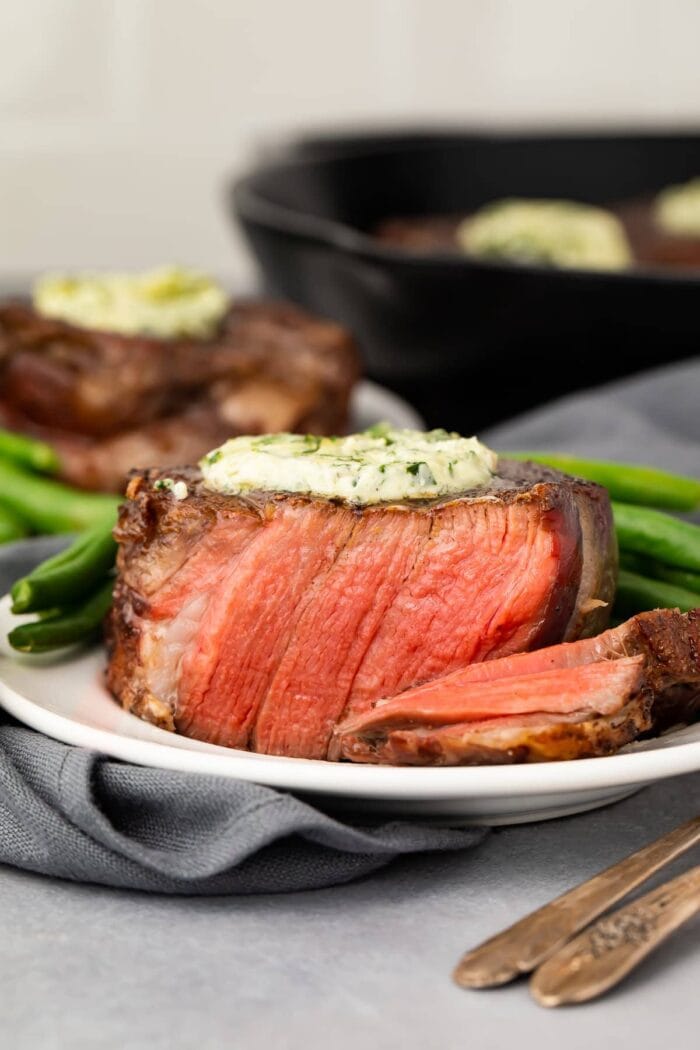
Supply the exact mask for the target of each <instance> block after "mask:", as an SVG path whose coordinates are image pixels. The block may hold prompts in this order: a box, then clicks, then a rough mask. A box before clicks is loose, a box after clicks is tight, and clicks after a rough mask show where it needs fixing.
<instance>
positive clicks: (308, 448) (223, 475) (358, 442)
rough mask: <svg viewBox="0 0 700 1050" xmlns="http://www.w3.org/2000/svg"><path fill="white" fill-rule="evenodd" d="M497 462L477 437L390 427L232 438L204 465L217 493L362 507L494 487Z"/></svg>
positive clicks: (492, 453)
mask: <svg viewBox="0 0 700 1050" xmlns="http://www.w3.org/2000/svg"><path fill="white" fill-rule="evenodd" d="M497 466H498V457H497V455H496V453H495V452H492V451H491V449H489V448H487V447H486V446H485V445H482V444H481V442H480V441H478V440H477V439H476V438H474V437H470V438H464V437H460V436H459V434H452V433H448V432H447V431H446V430H430V431H427V432H422V431H418V430H394V429H392V428H391V427H390V426H388V425H386V424H378V425H377V426H375V427H371V428H370V429H369V430H365V431H363V432H362V433H359V434H350V435H348V436H347V437H313V436H311V435H299V434H267V435H264V436H262V437H236V438H231V440H230V441H227V442H226V443H225V444H223V445H221V447H220V448H217V449H214V451H213V452H210V453H209V454H208V455H207V456H205V457H204V459H202V461H201V463H200V467H201V470H202V474H203V476H204V481H205V484H206V485H207V487H208V488H210V489H214V490H216V491H217V492H223V493H228V494H230V495H241V494H245V493H246V492H250V491H253V490H262V491H267V492H300V493H306V494H308V495H314V496H321V497H324V498H326V499H342V500H347V501H348V502H350V503H358V504H363V505H366V504H372V503H383V502H397V501H404V500H424V499H434V498H436V497H441V496H451V495H457V494H458V493H460V492H466V491H468V490H470V489H476V488H480V487H482V486H484V485H487V484H488V483H489V481H490V480H491V478H492V477H493V474H494V473H495V471H496V468H497Z"/></svg>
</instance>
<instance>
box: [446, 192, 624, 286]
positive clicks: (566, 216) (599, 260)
mask: <svg viewBox="0 0 700 1050" xmlns="http://www.w3.org/2000/svg"><path fill="white" fill-rule="evenodd" d="M457 239H458V240H459V242H460V244H461V245H462V247H463V248H464V250H465V251H466V252H468V253H469V254H470V255H476V256H481V257H483V258H491V259H510V260H513V261H515V262H523V263H541V264H543V265H545V266H561V267H580V268H582V269H589V270H621V269H624V268H625V267H626V266H629V264H630V262H631V258H632V256H631V252H630V248H629V244H628V243H627V237H626V235H625V231H624V229H623V227H622V224H621V223H620V222H619V220H618V219H617V218H616V217H615V216H614V215H612V214H611V213H610V212H608V211H605V210H604V209H603V208H595V207H593V206H592V205H590V204H579V203H578V202H577V201H563V200H561V201H560V200H521V199H519V198H513V199H512V200H502V201H494V202H493V203H492V204H487V205H486V206H485V207H483V208H481V210H480V211H478V212H477V213H476V214H475V215H473V216H471V218H469V219H465V221H464V222H463V223H461V225H460V226H459V227H458V229H457Z"/></svg>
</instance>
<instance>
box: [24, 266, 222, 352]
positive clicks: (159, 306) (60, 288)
mask: <svg viewBox="0 0 700 1050" xmlns="http://www.w3.org/2000/svg"><path fill="white" fill-rule="evenodd" d="M33 302H34V309H35V310H36V311H37V313H40V314H42V316H43V317H52V318H55V319H56V320H59V321H67V322H68V323H69V324H74V325H78V327H80V328H93V329H97V330H99V331H104V332H118V333H119V334H120V335H144V336H155V337H156V338H159V339H176V338H181V337H191V338H196V339H206V338H209V337H210V336H213V335H214V334H215V333H216V330H217V329H218V327H219V325H220V323H221V321H222V319H223V317H224V314H225V313H226V311H227V309H228V305H229V299H228V296H227V295H226V292H225V291H224V289H223V288H221V287H220V286H219V285H218V284H217V283H216V282H215V281H213V280H212V279H211V278H210V277H207V276H206V274H202V273H197V272H196V271H195V270H185V269H183V268H182V267H179V266H162V267H160V268H159V269H157V270H151V271H149V272H148V273H82V274H72V275H71V274H48V275H47V276H45V277H42V278H40V280H38V281H37V283H36V285H35V286H34V296H33Z"/></svg>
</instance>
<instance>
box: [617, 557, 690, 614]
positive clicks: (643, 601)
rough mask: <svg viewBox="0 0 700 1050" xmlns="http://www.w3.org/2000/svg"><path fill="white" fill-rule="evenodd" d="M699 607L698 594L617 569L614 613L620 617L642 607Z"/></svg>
mask: <svg viewBox="0 0 700 1050" xmlns="http://www.w3.org/2000/svg"><path fill="white" fill-rule="evenodd" d="M698 608H700V594H696V593H694V592H693V591H688V590H686V589H685V588H684V587H676V586H674V585H673V584H671V583H662V582H659V581H658V580H650V579H648V578H647V577H646V576H640V575H639V574H638V573H636V572H630V571H629V569H620V575H619V577H618V581H617V594H616V597H615V614H616V615H617V616H619V617H620V618H621V619H626V618H627V617H628V616H634V615H635V613H638V612H644V610H645V609H680V610H681V612H688V611H689V610H690V609H698Z"/></svg>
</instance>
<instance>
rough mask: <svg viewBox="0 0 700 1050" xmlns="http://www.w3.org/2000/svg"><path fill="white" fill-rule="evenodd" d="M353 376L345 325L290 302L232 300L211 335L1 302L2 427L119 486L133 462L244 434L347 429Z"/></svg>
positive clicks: (188, 457)
mask: <svg viewBox="0 0 700 1050" xmlns="http://www.w3.org/2000/svg"><path fill="white" fill-rule="evenodd" d="M357 376H358V355H357V350H356V347H355V344H354V342H353V340H352V338H351V337H350V335H349V334H348V333H347V332H346V331H345V330H344V329H342V328H341V327H339V326H338V325H336V324H333V323H331V322H329V321H325V320H321V319H319V318H315V317H312V316H311V315H310V314H308V313H305V312H304V311H302V310H300V309H297V307H294V306H290V305H286V304H283V303H237V304H234V305H232V306H231V308H230V310H229V312H228V314H227V316H226V318H225V319H224V321H223V322H222V325H221V329H220V331H219V333H218V334H217V336H216V337H215V338H213V339H210V340H196V339H169V340H163V339H147V338H141V337H137V336H122V335H116V334H114V333H110V332H101V331H94V330H87V329H82V328H78V327H75V326H73V325H69V324H65V323H63V322H61V321H54V320H49V319H47V318H45V317H41V316H40V315H39V314H37V313H36V312H35V311H34V310H33V309H32V308H30V307H29V306H26V305H23V304H21V303H10V304H7V305H5V306H2V307H0V391H1V393H0V425H2V426H6V427H9V428H11V429H13V430H18V431H21V432H24V433H28V434H31V435H33V436H36V437H40V438H42V439H44V440H46V441H48V442H50V443H51V444H52V445H53V446H54V447H55V448H56V449H57V451H58V453H59V456H60V459H61V462H62V472H63V477H64V478H65V480H67V481H69V482H71V483H73V484H76V485H79V486H81V487H84V488H95V489H104V490H114V491H120V492H121V491H123V488H124V483H125V480H126V477H127V475H128V472H129V471H130V470H131V469H132V468H133V467H139V466H142V467H148V466H152V465H154V464H165V465H167V464H169V463H194V462H196V461H197V460H198V459H199V458H200V457H201V456H203V455H204V454H205V453H206V452H208V451H209V449H211V448H213V447H215V446H216V445H219V444H221V443H222V442H223V441H225V440H226V439H227V438H229V437H231V436H232V435H235V434H237V433H246V434H256V433H266V432H268V431H284V430H289V431H301V432H313V433H317V434H328V433H337V432H341V431H342V430H343V429H344V427H345V424H346V419H347V411H348V401H349V397H350V393H351V391H352V387H353V384H354V383H355V381H356V379H357Z"/></svg>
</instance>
